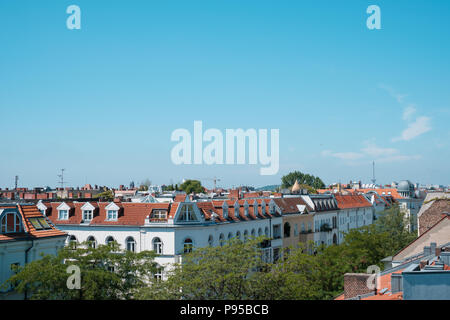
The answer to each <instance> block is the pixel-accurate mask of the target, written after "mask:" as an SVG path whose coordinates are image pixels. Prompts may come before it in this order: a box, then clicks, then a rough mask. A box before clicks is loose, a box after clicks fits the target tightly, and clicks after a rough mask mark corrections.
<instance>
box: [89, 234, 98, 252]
mask: <svg viewBox="0 0 450 320" xmlns="http://www.w3.org/2000/svg"><path fill="white" fill-rule="evenodd" d="M87 242H88V246H89V247H90V248H92V249H95V248H97V240H95V238H94V237H93V236H89V237H88V238H87Z"/></svg>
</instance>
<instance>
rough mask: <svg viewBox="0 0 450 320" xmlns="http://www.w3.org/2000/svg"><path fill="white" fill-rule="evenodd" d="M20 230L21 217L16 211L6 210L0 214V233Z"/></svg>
mask: <svg viewBox="0 0 450 320" xmlns="http://www.w3.org/2000/svg"><path fill="white" fill-rule="evenodd" d="M0 212H1V211H0ZM21 231H22V223H21V219H20V217H19V215H18V214H17V213H16V212H7V213H5V214H3V215H1V218H0V233H18V232H21Z"/></svg>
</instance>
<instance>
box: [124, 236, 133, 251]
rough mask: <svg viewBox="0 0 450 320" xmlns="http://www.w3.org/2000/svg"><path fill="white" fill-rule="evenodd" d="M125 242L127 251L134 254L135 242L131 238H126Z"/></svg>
mask: <svg viewBox="0 0 450 320" xmlns="http://www.w3.org/2000/svg"><path fill="white" fill-rule="evenodd" d="M125 242H126V247H127V250H128V251H131V252H136V241H135V240H134V238H133V237H128V238H127V240H126V241H125Z"/></svg>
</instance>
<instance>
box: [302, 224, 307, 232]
mask: <svg viewBox="0 0 450 320" xmlns="http://www.w3.org/2000/svg"><path fill="white" fill-rule="evenodd" d="M305 231H306V230H305V223H302V232H305Z"/></svg>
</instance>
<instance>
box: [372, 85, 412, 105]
mask: <svg viewBox="0 0 450 320" xmlns="http://www.w3.org/2000/svg"><path fill="white" fill-rule="evenodd" d="M378 87H379V88H381V89H384V90H385V91H387V93H389V94H390V95H391V97H393V98H394V99H395V100H397V102H398V103H403V101H404V100H405V98H406V97H407V96H408V95H407V94H403V93H398V92H396V91H395V90H394V89H393V88H392V87H390V86H387V85H385V84H383V83H381V84H379V85H378Z"/></svg>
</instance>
